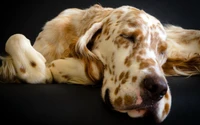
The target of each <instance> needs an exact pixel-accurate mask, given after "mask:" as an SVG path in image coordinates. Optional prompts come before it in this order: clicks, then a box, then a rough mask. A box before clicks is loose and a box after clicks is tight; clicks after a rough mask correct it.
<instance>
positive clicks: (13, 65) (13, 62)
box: [1, 34, 52, 84]
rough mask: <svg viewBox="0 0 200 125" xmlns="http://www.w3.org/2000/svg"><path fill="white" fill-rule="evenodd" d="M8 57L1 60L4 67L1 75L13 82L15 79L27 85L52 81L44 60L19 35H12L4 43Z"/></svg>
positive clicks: (25, 39) (27, 41)
mask: <svg viewBox="0 0 200 125" xmlns="http://www.w3.org/2000/svg"><path fill="white" fill-rule="evenodd" d="M5 50H6V52H7V53H8V54H9V57H7V58H4V59H3V58H2V59H3V63H4V65H2V67H1V73H3V74H1V75H2V76H4V79H9V81H10V82H13V78H14V77H17V78H19V79H21V80H23V81H25V82H28V83H33V84H34V83H47V82H51V81H52V76H51V72H50V70H49V69H48V68H46V64H45V62H46V60H45V58H44V57H43V56H42V55H41V54H40V53H39V52H37V51H36V50H35V49H34V48H33V47H32V46H31V43H30V41H29V40H28V39H27V38H26V37H25V36H23V35H21V34H15V35H12V36H11V37H10V38H9V39H8V41H7V43H6V48H5Z"/></svg>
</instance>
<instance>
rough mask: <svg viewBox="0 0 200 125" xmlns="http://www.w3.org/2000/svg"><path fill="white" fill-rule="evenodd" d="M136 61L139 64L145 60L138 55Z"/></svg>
mask: <svg viewBox="0 0 200 125" xmlns="http://www.w3.org/2000/svg"><path fill="white" fill-rule="evenodd" d="M136 60H137V61H138V62H142V60H144V59H143V58H142V57H141V56H139V55H138V56H137V57H136Z"/></svg>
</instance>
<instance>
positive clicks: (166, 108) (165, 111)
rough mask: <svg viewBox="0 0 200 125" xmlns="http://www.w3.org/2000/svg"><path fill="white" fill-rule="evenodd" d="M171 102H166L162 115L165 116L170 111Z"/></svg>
mask: <svg viewBox="0 0 200 125" xmlns="http://www.w3.org/2000/svg"><path fill="white" fill-rule="evenodd" d="M169 108H170V107H169V104H168V103H166V104H165V107H164V110H163V112H162V115H163V117H164V116H165V115H166V114H168V113H169Z"/></svg>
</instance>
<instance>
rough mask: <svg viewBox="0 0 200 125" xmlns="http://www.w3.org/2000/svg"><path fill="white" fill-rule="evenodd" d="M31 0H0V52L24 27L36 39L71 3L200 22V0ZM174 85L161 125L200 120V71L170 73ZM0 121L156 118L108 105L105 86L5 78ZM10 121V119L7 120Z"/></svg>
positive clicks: (118, 122) (90, 124)
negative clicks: (37, 0) (102, 91)
mask: <svg viewBox="0 0 200 125" xmlns="http://www.w3.org/2000/svg"><path fill="white" fill-rule="evenodd" d="M46 2H47V1H40V3H37V4H36V3H29V4H23V3H21V4H14V3H12V4H11V3H10V4H1V6H2V7H5V8H4V9H3V8H2V7H1V21H2V22H3V23H1V25H0V26H1V32H2V33H1V34H2V35H1V37H0V52H1V53H3V51H4V44H5V42H6V40H7V39H8V38H9V36H11V35H13V34H14V33H22V34H24V35H25V36H26V37H27V38H29V39H30V40H31V41H32V42H33V41H34V40H35V38H36V36H37V35H38V33H39V32H40V31H41V28H42V26H43V25H44V24H45V22H46V21H48V20H50V19H52V18H53V17H55V16H56V15H57V14H58V13H60V12H61V11H62V10H64V9H66V8H68V7H78V8H87V7H89V6H91V5H93V4H95V3H100V4H101V5H102V6H109V7H118V6H121V5H132V6H135V7H138V8H140V9H143V10H145V11H146V12H148V13H150V14H152V15H154V16H156V17H157V18H158V19H160V20H161V22H162V23H172V24H175V25H180V26H182V27H184V28H193V29H199V28H200V23H199V22H200V16H199V7H198V6H199V4H198V3H197V1H191V0H190V1H187V2H186V1H180V2H178V1H175V0H174V1H156V0H150V1H145V0H138V1H136V0H114V1H111V0H110V1H109V0H105V1H95V0H85V1H77V0H73V1H71V2H69V0H65V1H64V0H63V1H61V2H60V1H54V2H48V3H46ZM167 79H168V81H169V85H170V88H171V91H172V96H173V97H172V100H173V101H172V109H171V112H170V114H169V116H168V117H167V119H166V120H165V121H164V122H163V123H162V124H161V125H170V124H178V125H183V124H188V125H191V124H200V115H199V112H200V108H199V105H200V91H199V88H200V76H194V77H190V78H186V77H169V78H167ZM0 113H1V116H0V124H1V125H3V124H8V123H11V122H14V123H26V124H27V125H28V124H35V125H36V124H37V123H42V124H52V125H60V124H65V125H68V124H81V125H85V124H87V125H95V124H97V125H103V124H110V125H140V124H154V123H153V122H152V121H151V119H132V118H130V117H128V116H127V115H126V114H122V113H117V112H114V111H111V110H109V109H108V108H107V107H106V106H105V105H104V103H103V102H102V100H101V97H100V86H81V85H69V84H59V85H58V84H48V85H30V84H0ZM4 122H5V123H4Z"/></svg>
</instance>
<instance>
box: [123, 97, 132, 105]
mask: <svg viewBox="0 0 200 125" xmlns="http://www.w3.org/2000/svg"><path fill="white" fill-rule="evenodd" d="M124 104H125V105H126V106H130V105H132V104H133V98H132V97H131V96H130V95H125V96H124Z"/></svg>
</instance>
